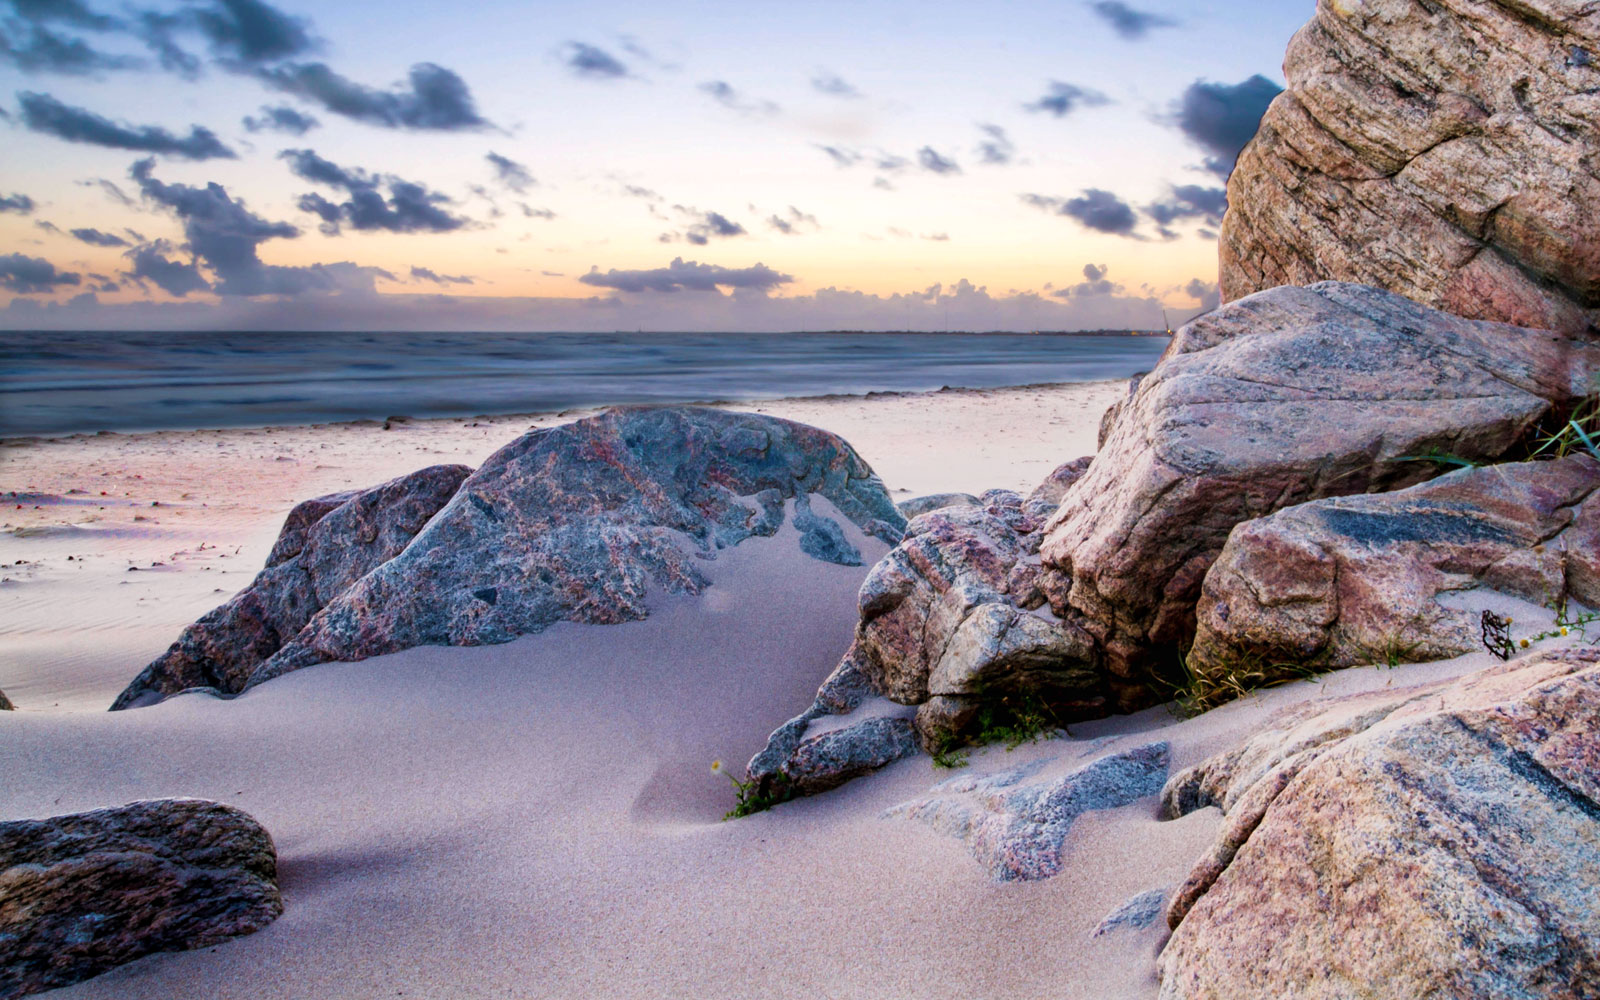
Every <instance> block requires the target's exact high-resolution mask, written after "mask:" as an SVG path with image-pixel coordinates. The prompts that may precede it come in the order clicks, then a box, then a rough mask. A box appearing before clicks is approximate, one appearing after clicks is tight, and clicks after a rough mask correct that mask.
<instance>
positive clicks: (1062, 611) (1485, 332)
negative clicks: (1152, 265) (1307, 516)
mask: <svg viewBox="0 0 1600 1000" xmlns="http://www.w3.org/2000/svg"><path fill="white" fill-rule="evenodd" d="M1597 370H1600V347H1597V346H1596V345H1592V344H1585V343H1582V342H1578V341H1574V340H1571V339H1569V338H1566V337H1563V336H1560V335H1558V334H1553V333H1549V332H1547V331H1537V330H1524V329H1520V328H1516V327H1510V326H1506V325H1504V324H1495V323H1485V322H1478V321H1473V320H1465V319H1461V318H1458V317H1455V316H1450V315H1448V314H1445V313H1441V312H1438V311H1436V310H1432V309H1428V308H1425V307H1423V306H1419V305H1417V304H1416V303H1413V302H1411V301H1409V300H1407V299H1403V298H1401V297H1399V296H1396V295H1391V294H1389V293H1386V292H1382V291H1379V290H1377V289H1373V288H1367V287H1363V286H1359V285H1346V284H1336V283H1332V282H1329V283H1323V284H1319V285H1315V286H1312V287H1310V288H1292V287H1285V288H1277V289H1273V290H1271V291H1267V292H1262V293H1260V294H1258V295H1253V296H1251V297H1249V298H1247V299H1243V300H1240V301H1238V302H1235V303H1232V304H1230V305H1228V306H1225V307H1223V308H1222V309H1219V310H1218V311H1216V312H1214V313H1211V314H1210V315H1208V316H1205V317H1203V318H1201V319H1199V320H1197V321H1195V322H1193V323H1191V324H1189V325H1188V326H1186V327H1184V328H1183V329H1182V330H1180V331H1179V332H1178V334H1177V336H1176V337H1175V338H1174V339H1173V342H1172V345H1171V346H1170V347H1169V348H1168V350H1167V353H1166V354H1165V355H1164V356H1163V358H1162V360H1161V362H1160V363H1159V364H1158V365H1157V366H1156V368H1155V370H1154V371H1152V372H1151V373H1150V374H1148V375H1146V376H1144V377H1143V378H1142V379H1141V380H1140V382H1139V384H1138V387H1137V388H1136V389H1135V391H1134V393H1133V395H1132V396H1131V397H1130V398H1129V399H1127V400H1126V401H1125V402H1123V403H1121V404H1120V410H1119V412H1118V413H1117V415H1116V417H1115V419H1114V426H1113V427H1112V428H1111V430H1110V434H1109V436H1108V437H1107V439H1106V442H1105V445H1104V447H1102V449H1101V451H1100V453H1099V454H1098V455H1096V456H1095V460H1094V463H1093V464H1092V465H1091V466H1090V467H1089V470H1088V472H1087V473H1085V474H1084V476H1083V478H1081V479H1079V480H1078V481H1077V482H1076V483H1075V484H1074V485H1073V486H1072V487H1071V488H1070V489H1069V490H1067V492H1066V494H1065V496H1064V498H1063V500H1062V503H1061V506H1060V508H1059V510H1058V511H1057V512H1056V513H1055V514H1054V516H1053V517H1051V519H1050V521H1049V523H1048V524H1047V525H1046V526H1045V532H1046V537H1045V540H1044V543H1043V545H1042V547H1041V555H1042V560H1043V565H1044V572H1043V573H1042V574H1041V576H1040V579H1039V581H1038V585H1039V586H1040V587H1041V588H1042V590H1043V592H1044V593H1045V594H1046V595H1047V596H1048V597H1049V600H1050V604H1051V606H1052V608H1053V609H1054V611H1055V613H1056V615H1057V616H1059V617H1060V618H1061V619H1062V620H1063V621H1066V622H1072V623H1075V624H1077V625H1079V626H1081V627H1082V628H1083V629H1084V630H1086V631H1087V632H1088V633H1089V634H1090V635H1092V636H1093V639H1094V643H1095V645H1096V646H1097V647H1098V648H1099V650H1100V651H1101V654H1102V655H1103V656H1104V660H1105V667H1106V670H1107V672H1108V674H1109V678H1108V681H1109V684H1110V686H1111V690H1112V694H1113V695H1114V699H1115V701H1116V703H1117V704H1118V705H1119V706H1120V707H1122V708H1124V709H1130V708H1135V707H1139V706H1142V705H1147V704H1151V703H1153V702H1156V701H1160V700H1163V698H1164V696H1165V694H1166V693H1167V692H1168V691H1170V688H1169V687H1167V686H1165V685H1163V684H1161V683H1159V679H1160V677H1161V674H1162V671H1163V670H1166V669H1169V667H1170V665H1171V664H1174V663H1175V662H1176V658H1177V656H1178V654H1179V653H1180V652H1181V651H1182V650H1183V649H1184V648H1186V647H1187V646H1188V644H1189V643H1190V641H1191V640H1192V639H1193V636H1194V629H1195V617H1194V616H1195V606H1196V603H1197V602H1198V600H1199V598H1200V591H1201V583H1202V580H1203V579H1204V577H1205V575H1206V572H1207V571H1208V570H1209V569H1210V568H1211V565H1212V563H1213V562H1214V561H1215V560H1216V558H1217V556H1218V554H1219V553H1220V552H1221V550H1222V547H1223V544H1224V542H1225V541H1226V540H1227V538H1228V535H1229V533H1230V532H1231V531H1232V530H1233V529H1234V527H1235V525H1238V524H1240V523H1241V522H1244V521H1250V520H1254V519H1256V518H1260V517H1265V516H1266V515H1268V514H1272V513H1274V512H1275V511H1278V510H1281V509H1283V508H1285V507H1291V506H1295V505H1297V504H1301V503H1305V502H1307V501H1311V500H1316V499H1320V498H1323V497H1330V496H1343V495H1349V494H1359V493H1371V492H1380V491H1385V490H1395V489H1401V488H1404V487H1407V486H1412V485H1415V484H1416V483H1418V482H1421V481H1423V480H1426V479H1428V478H1430V477H1432V476H1434V475H1436V474H1437V472H1438V467H1437V465H1436V464H1435V463H1433V462H1429V461H1418V460H1416V456H1423V455H1428V454H1430V453H1438V452H1443V453H1446V454H1449V455H1452V456H1456V457H1459V458H1464V459H1468V460H1488V459H1494V458H1496V457H1498V456H1501V455H1503V454H1505V453H1506V452H1507V451H1508V450H1509V449H1510V448H1512V447H1513V445H1515V444H1517V443H1518V442H1519V441H1520V440H1522V439H1524V438H1525V436H1526V435H1528V433H1529V432H1530V430H1531V429H1532V428H1533V426H1534V425H1535V423H1536V422H1537V421H1538V420H1539V419H1540V418H1541V417H1543V416H1545V415H1546V414H1547V413H1549V412H1550V411H1551V410H1552V409H1553V408H1555V407H1559V406H1566V405H1570V404H1571V403H1572V402H1573V401H1574V400H1575V399H1577V398H1578V397H1579V396H1581V395H1582V394H1583V393H1584V392H1586V391H1587V390H1588V383H1589V381H1590V380H1591V378H1592V377H1593V373H1594V372H1595V371H1597Z"/></svg>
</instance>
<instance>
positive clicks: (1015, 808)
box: [884, 743, 1170, 882]
mask: <svg viewBox="0 0 1600 1000" xmlns="http://www.w3.org/2000/svg"><path fill="white" fill-rule="evenodd" d="M1169 756H1170V754H1169V748H1168V746H1167V744H1166V743H1148V744H1145V745H1144V746H1140V747H1135V748H1133V749H1131V750H1126V751H1123V752H1121V753H1116V754H1112V755H1110V756H1107V757H1102V758H1100V759H1099V760H1097V761H1095V762H1094V763H1092V764H1089V765H1087V766H1085V767H1081V768H1078V769H1077V770H1074V771H1072V772H1070V773H1068V774H1066V775H1063V776H1061V777H1058V778H1048V777H1040V774H1041V772H1043V771H1045V770H1046V769H1047V768H1049V766H1050V765H1051V764H1053V763H1056V762H1057V761H1059V759H1060V758H1057V759H1056V760H1048V759H1047V760H1039V761H1033V762H1030V763H1028V764H1024V765H1022V766H1021V767H1015V768H1012V769H1010V770H1007V771H1002V772H1000V773H998V774H994V775H990V776H988V777H985V778H975V777H971V776H969V775H960V776H958V777H955V778H951V779H949V780H947V781H944V782H941V783H940V784H938V785H936V786H934V788H933V789H932V790H931V791H930V793H929V794H928V796H927V797H926V798H922V799H917V800H914V801H911V802H906V803H902V804H901V805H898V806H895V807H894V808H892V809H890V810H889V811H888V812H886V813H885V814H884V815H885V816H886V817H903V818H907V819H917V820H921V821H922V822H925V823H927V824H928V825H929V826H932V827H933V828H934V829H935V830H938V831H939V832H941V833H945V834H949V835H950V836H953V837H959V838H960V839H961V840H963V841H965V842H966V843H967V845H968V847H970V848H971V849H972V853H973V856H974V857H976V858H977V859H978V861H979V862H980V863H981V864H982V865H983V866H984V868H985V869H986V870H987V871H988V872H989V874H990V875H991V876H992V877H993V878H994V879H995V880H996V881H1002V882H1012V881H1034V880H1038V879H1046V878H1050V877H1051V876H1053V875H1055V874H1057V873H1058V872H1060V871H1061V848H1062V845H1063V844H1064V843H1065V842H1066V839H1067V833H1068V831H1069V830H1071V829H1072V824H1073V822H1074V821H1075V820H1076V819H1077V818H1078V817H1079V816H1081V815H1083V814H1084V813H1086V812H1091V811H1093V810H1097V809H1116V808H1119V807H1121V806H1125V805H1129V804H1131V803H1134V802H1137V801H1138V800H1140V799H1142V798H1146V797H1148V796H1153V795H1155V794H1156V793H1157V792H1159V791H1160V790H1161V785H1162V782H1164V781H1165V780H1166V777H1167V763H1168V760H1169Z"/></svg>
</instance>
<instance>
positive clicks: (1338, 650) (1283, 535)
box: [1188, 454, 1600, 679]
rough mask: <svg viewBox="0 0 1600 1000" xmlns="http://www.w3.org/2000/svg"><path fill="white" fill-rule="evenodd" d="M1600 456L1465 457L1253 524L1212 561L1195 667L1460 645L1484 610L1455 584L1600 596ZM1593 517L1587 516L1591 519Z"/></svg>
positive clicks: (1268, 671) (1594, 599)
mask: <svg viewBox="0 0 1600 1000" xmlns="http://www.w3.org/2000/svg"><path fill="white" fill-rule="evenodd" d="M1597 525H1600V462H1597V461H1595V460H1594V459H1593V458H1591V457H1589V456H1588V455H1583V454H1579V455H1572V456H1569V457H1567V458H1563V459H1559V460H1556V461H1551V462H1527V463H1520V464H1508V465H1495V466H1487V467H1484V468H1476V469H1462V470H1460V471H1457V472H1453V473H1450V474H1449V475H1446V476H1442V477H1440V478H1438V479H1435V480H1433V481H1431V482H1428V483H1423V484H1422V485H1420V486H1413V487H1411V488H1410V489H1407V490H1401V491H1399V492H1397V493H1382V494H1375V495H1363V496H1354V497H1339V498H1335V499H1329V500H1318V501H1315V502H1312V503H1307V504H1301V505H1300V506H1298V507H1290V508H1288V509H1287V510H1283V511H1279V512H1278V513H1276V514H1273V515H1271V516H1270V517H1265V518H1262V519H1260V520H1257V521H1250V522H1247V523H1245V524H1241V525H1239V526H1238V527H1237V528H1235V529H1234V531H1233V534H1232V535H1230V536H1229V538H1228V543H1227V545H1225V546H1224V547H1223V549H1222V554H1221V555H1220V556H1219V557H1218V559H1217V562H1216V565H1214V566H1213V567H1212V568H1211V571H1210V572H1209V573H1208V574H1207V575H1206V578H1205V584H1204V587H1203V588H1202V593H1201V598H1200V603H1199V606H1198V609H1197V612H1196V618H1197V623H1198V627H1197V630H1196V635H1195V642H1194V647H1193V648H1192V649H1191V650H1190V652H1189V658H1188V665H1189V669H1190V670H1191V671H1192V672H1193V673H1195V674H1196V675H1197V676H1198V677H1200V678H1202V679H1204V678H1206V677H1208V676H1211V675H1213V674H1220V673H1223V672H1225V671H1227V670H1229V669H1231V668H1232V667H1233V665H1235V664H1239V663H1250V664H1252V665H1255V667H1256V669H1257V670H1258V671H1261V672H1262V675H1263V676H1264V677H1266V678H1267V679H1272V678H1274V677H1276V676H1279V673H1278V672H1276V671H1275V670H1274V668H1273V666H1272V665H1273V664H1275V663H1287V664H1293V665H1298V664H1304V663H1314V664H1316V665H1318V666H1320V667H1323V668H1335V667H1349V666H1356V665H1358V664H1364V663H1375V662H1377V663H1381V662H1384V661H1385V659H1386V658H1395V659H1400V660H1406V661H1418V660H1429V659H1442V658H1447V657H1452V656H1459V655H1460V654H1462V653H1467V652H1470V651H1472V650H1475V649H1479V648H1481V646H1482V639H1481V627H1480V623H1479V621H1478V617H1477V616H1476V615H1474V614H1472V613H1471V612H1469V611H1466V610H1462V609H1459V608H1451V607H1446V606H1444V605H1442V604H1441V603H1440V602H1439V597H1440V596H1441V595H1442V594H1445V593H1450V592H1455V591H1460V590H1465V589H1468V588H1473V587H1485V588H1488V589H1492V590H1495V591H1499V592H1501V593H1505V594H1511V595H1513V596H1516V597H1520V598H1523V599H1524V600H1528V601H1531V602H1533V603H1535V604H1544V605H1552V606H1554V605H1557V604H1559V603H1561V602H1563V601H1565V600H1566V599H1567V598H1569V597H1570V598H1572V599H1574V600H1576V601H1578V602H1580V603H1582V604H1584V605H1586V606H1589V607H1595V606H1600V587H1597V586H1596V583H1597V582H1600V574H1597V573H1596V568H1597V566H1600V544H1596V538H1595V536H1594V526H1597ZM1586 529H1587V530H1586Z"/></svg>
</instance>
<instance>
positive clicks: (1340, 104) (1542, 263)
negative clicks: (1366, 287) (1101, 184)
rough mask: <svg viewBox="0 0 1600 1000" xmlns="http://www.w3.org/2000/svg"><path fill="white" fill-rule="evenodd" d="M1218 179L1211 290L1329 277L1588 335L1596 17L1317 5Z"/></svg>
mask: <svg viewBox="0 0 1600 1000" xmlns="http://www.w3.org/2000/svg"><path fill="white" fill-rule="evenodd" d="M1284 74H1285V76H1286V77H1287V78H1288V83H1289V89H1288V90H1287V92H1285V93H1284V94H1282V95H1280V96H1279V97H1278V98H1277V100H1276V101H1275V102H1274V103H1273V104H1272V106H1271V108H1269V109H1268V111H1267V113H1266V116H1265V118H1264V119H1263V121H1262V123H1261V128H1260V131H1259V132H1258V133H1257V135H1256V138H1255V140H1254V141H1253V142H1252V143H1251V144H1250V145H1249V146H1247V147H1246V148H1245V150H1244V153H1243V154H1242V155H1241V156H1240V157H1239V161H1238V165H1237V167H1236V168H1235V170H1234V172H1233V175H1232V177H1231V179H1230V180H1229V182H1228V205H1229V208H1228V213H1227V215H1226V217H1225V218H1224V219H1223V224H1222V234H1221V247H1220V257H1221V278H1222V296H1223V299H1224V301H1229V300H1232V299H1237V298H1240V297H1242V296H1245V295H1249V294H1251V293H1253V292H1258V291H1262V290H1264V289H1267V288H1272V287H1275V286H1277V285H1285V284H1295V285H1306V284H1311V283H1312V282H1316V281H1321V280H1324V279H1335V280H1339V281H1351V282H1359V283H1363V284H1370V285H1376V286H1378V287H1380V288H1385V289H1388V290H1390V291H1393V292H1398V293H1400V294H1402V295H1405V296H1408V297H1410V298H1413V299H1416V300H1417V301H1419V302H1424V303H1427V304H1428V305H1431V306H1436V307H1438V308H1440V309H1444V310H1447V311H1449V312H1452V313H1456V314H1458V315H1462V316H1468V317H1472V318H1477V319H1490V320H1503V321H1506V322H1510V323H1515V324H1518V325H1520V326H1531V327H1541V328H1546V329H1554V330H1561V331H1564V332H1566V333H1569V334H1575V335H1584V336H1589V337H1594V336H1596V335H1600V326H1597V323H1600V166H1597V164H1596V161H1595V158H1594V150H1595V149H1596V148H1600V96H1597V95H1600V18H1597V17H1596V16H1595V13H1594V9H1593V7H1592V6H1591V5H1589V4H1586V3H1581V2H1577V0H1359V2H1349V3H1319V4H1317V8H1316V15H1315V17H1314V18H1313V19H1312V21H1311V22H1310V23H1309V24H1307V25H1306V26H1305V27H1304V28H1303V29H1301V31H1300V32H1299V33H1298V34H1297V35H1296V36H1295V38H1294V41H1293V42H1291V43H1290V46H1289V52H1288V56H1287V58H1286V60H1285V63H1284Z"/></svg>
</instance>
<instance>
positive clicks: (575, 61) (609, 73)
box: [565, 42, 628, 80]
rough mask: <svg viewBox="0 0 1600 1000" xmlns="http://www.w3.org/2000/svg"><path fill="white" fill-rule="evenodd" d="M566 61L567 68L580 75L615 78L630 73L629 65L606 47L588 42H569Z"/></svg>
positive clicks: (593, 77) (598, 78)
mask: <svg viewBox="0 0 1600 1000" xmlns="http://www.w3.org/2000/svg"><path fill="white" fill-rule="evenodd" d="M566 53H567V54H566V58H565V62H566V64H567V68H568V69H570V70H572V72H574V73H576V74H577V75H578V76H582V77H588V78H590V79H597V80H615V79H618V78H619V77H624V76H627V75H628V67H626V66H624V65H623V64H622V61H621V60H619V59H618V58H617V57H616V56H614V55H612V54H611V53H609V52H607V51H606V50H605V49H602V48H599V47H597V46H594V45H590V44H588V43H587V42H568V43H567V44H566Z"/></svg>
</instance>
